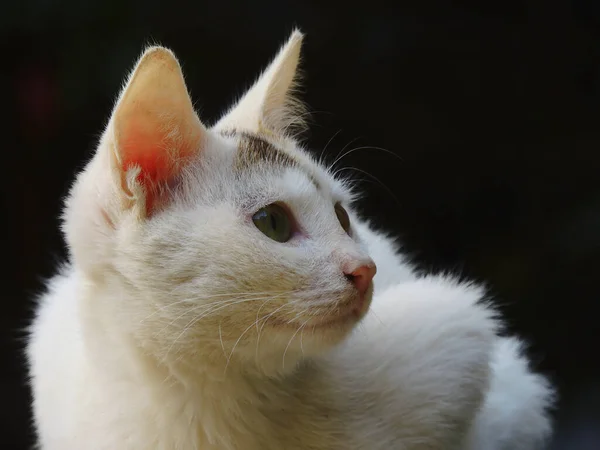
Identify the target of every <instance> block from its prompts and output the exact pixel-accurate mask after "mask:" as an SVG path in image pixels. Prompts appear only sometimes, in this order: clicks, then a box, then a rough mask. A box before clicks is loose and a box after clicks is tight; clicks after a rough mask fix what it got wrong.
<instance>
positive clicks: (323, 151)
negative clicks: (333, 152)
mask: <svg viewBox="0 0 600 450" xmlns="http://www.w3.org/2000/svg"><path fill="white" fill-rule="evenodd" d="M341 131H342V129H341V128H340V129H339V130H337V131H336V132H335V133H334V134H333V136H331V137H330V138H329V140H328V141H327V144H325V147H323V150H321V153H320V154H319V159H318V160H317V161H319V164H321V163H322V161H323V155H325V152H326V151H327V147H329V144H331V142H332V141H333V140H334V139H335V137H336V136H337V135H338V134H340V133H341Z"/></svg>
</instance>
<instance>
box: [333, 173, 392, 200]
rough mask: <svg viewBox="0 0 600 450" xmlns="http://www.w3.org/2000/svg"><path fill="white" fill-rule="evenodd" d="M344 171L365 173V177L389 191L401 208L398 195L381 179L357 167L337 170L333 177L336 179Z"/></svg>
mask: <svg viewBox="0 0 600 450" xmlns="http://www.w3.org/2000/svg"><path fill="white" fill-rule="evenodd" d="M344 170H355V171H356V172H360V173H364V174H365V175H367V176H369V177H371V178H373V179H374V180H375V181H376V182H377V183H379V185H380V186H381V187H382V188H384V189H385V190H386V191H387V193H388V194H390V196H391V197H392V198H393V199H394V200H395V201H396V204H397V205H398V206H401V203H400V200H398V197H396V194H394V193H393V192H392V190H391V189H390V188H388V187H387V186H386V185H385V184H383V183H382V182H381V180H380V179H379V178H377V177H376V176H375V175H372V174H370V173H369V172H367V171H366V170H362V169H358V168H357V167H342V168H341V169H338V170H336V171H335V173H334V175H333V176H334V177H335V175H337V174H338V173H339V172H342V171H344Z"/></svg>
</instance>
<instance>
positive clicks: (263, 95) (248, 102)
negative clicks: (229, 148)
mask: <svg viewBox="0 0 600 450" xmlns="http://www.w3.org/2000/svg"><path fill="white" fill-rule="evenodd" d="M303 37H304V36H303V34H302V33H301V32H300V31H298V30H294V31H293V32H292V34H291V36H290V37H289V39H288V41H287V42H286V43H285V44H284V45H283V47H282V48H281V49H280V51H279V53H278V54H277V56H276V57H275V59H274V60H273V61H272V62H271V64H270V65H269V67H268V68H267V69H266V70H265V71H264V72H263V73H262V75H261V76H260V77H259V78H258V80H257V81H256V82H255V83H254V85H253V86H252V87H251V88H250V89H249V90H248V91H247V92H246V94H245V95H244V96H243V97H242V98H241V99H240V100H239V101H238V102H237V103H236V104H235V105H234V106H233V108H231V109H230V110H229V112H228V113H227V114H225V116H224V117H223V118H222V119H221V120H219V122H217V124H216V125H215V126H214V129H215V130H217V131H227V130H243V131H250V132H255V133H256V132H271V133H283V134H287V133H288V132H289V131H290V130H292V129H297V128H302V126H303V125H304V121H303V119H302V118H303V108H302V105H301V103H300V102H299V101H298V100H297V99H296V98H295V97H294V95H293V94H294V89H295V87H296V85H297V81H298V76H299V74H298V64H299V61H300V49H301V47H302V40H303Z"/></svg>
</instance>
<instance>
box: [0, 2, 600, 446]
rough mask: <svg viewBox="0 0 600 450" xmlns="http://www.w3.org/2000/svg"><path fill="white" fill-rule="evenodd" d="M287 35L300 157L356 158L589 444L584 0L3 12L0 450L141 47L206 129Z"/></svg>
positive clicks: (39, 6)
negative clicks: (527, 359) (492, 314)
mask: <svg viewBox="0 0 600 450" xmlns="http://www.w3.org/2000/svg"><path fill="white" fill-rule="evenodd" d="M293 25H298V26H300V27H301V28H302V30H303V31H304V32H306V33H307V37H306V41H305V47H304V65H303V68H304V71H305V73H306V77H305V88H304V93H303V99H304V100H305V101H307V102H308V104H309V105H310V108H311V111H313V126H312V127H311V131H310V133H309V134H308V135H307V142H308V143H309V144H310V146H311V148H313V149H314V150H315V151H316V152H320V151H321V150H322V149H323V148H324V147H325V146H326V145H327V149H326V154H327V155H328V159H329V160H330V161H331V160H333V159H334V158H335V156H336V155H338V154H339V153H340V151H341V150H342V149H344V148H345V149H346V150H351V149H354V148H358V147H365V148H362V149H360V150H357V151H354V152H352V153H351V154H349V155H348V156H347V157H345V158H344V159H343V160H342V161H341V167H348V168H351V167H354V168H357V169H359V170H352V169H348V171H349V172H348V173H349V174H350V173H353V174H354V176H355V177H356V179H357V180H359V181H360V182H361V183H362V184H363V186H364V189H365V190H366V191H367V196H366V197H365V199H364V200H363V201H362V203H361V206H362V208H363V211H364V213H365V214H366V215H368V216H369V217H373V218H375V219H376V222H377V223H378V224H380V225H381V226H382V227H384V228H386V229H388V230H390V231H392V232H394V233H395V234H397V235H398V236H400V237H401V238H402V240H403V243H404V244H405V246H406V250H407V251H408V252H410V254H411V255H412V256H413V257H414V258H415V261H416V262H417V263H418V264H419V265H420V267H422V268H423V269H424V270H433V271H437V270H452V271H456V272H457V273H460V274H462V275H465V276H469V277H474V278H477V279H480V280H483V281H486V282H488V283H489V285H490V286H491V288H492V289H493V291H494V293H495V294H496V295H497V298H498V301H499V303H500V304H501V305H502V309H503V311H504V312H505V313H506V315H507V317H508V319H509V322H510V326H511V328H512V329H513V330H516V331H518V332H519V333H521V335H523V336H524V337H526V338H528V339H529V340H530V341H531V343H532V345H531V348H530V354H531V357H532V359H533V361H534V364H535V366H536V367H537V368H539V369H540V370H542V371H543V372H545V373H546V374H548V375H549V376H550V377H552V379H553V380H554V381H555V382H556V383H557V385H558V386H559V389H560V399H561V400H560V403H559V408H558V411H557V414H556V418H557V432H556V438H555V440H554V443H553V444H552V446H551V448H552V449H573V450H577V449H598V448H600V437H599V436H600V411H599V407H600V381H599V375H600V367H599V363H598V355H599V351H598V347H597V344H596V342H598V341H600V340H599V339H598V337H599V334H600V333H599V331H598V326H597V323H598V315H597V314H596V310H595V307H596V305H597V303H598V299H599V298H600V280H599V278H600V277H599V273H600V271H599V269H600V72H599V69H600V58H599V57H600V2H597V1H596V0H570V1H567V0H563V1H559V0H554V1H553V2H546V1H542V0H538V1H534V0H531V1H521V2H509V1H504V2H495V1H489V2H483V1H481V0H479V1H470V2H464V1H463V2H450V1H442V0H439V1H424V0H423V1H414V2H409V1H406V2H400V1H398V2H395V6H390V4H384V3H383V2H381V1H378V0H367V1H361V2H360V3H357V4H352V3H350V2H348V1H345V2H337V1H325V0H320V1H316V0H312V1H309V0H302V1H284V0H255V1H252V2H243V1H232V0H229V1H225V0H219V1H217V0H214V1H213V2H206V1H201V0H194V1H190V2H188V3H184V2H175V1H171V2H160V3H159V2H158V1H156V0H143V1H142V0H138V1H122V2H121V1H116V0H115V1H103V2H100V1H97V2H91V1H88V2H80V1H76V0H68V1H67V0H64V1H62V2H49V1H42V0H35V1H34V0H27V1H20V2H8V1H5V2H3V5H2V6H0V55H1V63H0V64H1V66H0V67H1V71H0V94H1V97H0V98H1V100H2V103H1V104H0V111H2V112H1V113H0V115H1V117H2V118H1V119H0V127H1V128H0V136H1V141H0V161H1V162H2V166H1V167H2V173H1V176H0V199H1V202H2V203H1V204H0V207H1V211H2V220H1V221H0V227H1V229H0V236H2V243H3V245H2V248H3V250H4V252H3V253H4V258H2V260H3V263H4V264H3V265H2V266H3V268H2V270H1V271H0V273H1V276H2V284H1V288H0V289H1V290H2V312H1V313H0V333H1V335H0V350H1V352H2V363H1V366H0V426H1V431H2V433H1V434H0V448H3V449H4V448H7V449H12V448H14V449H21V448H26V446H27V445H28V444H29V443H30V442H31V432H30V429H29V421H30V412H29V392H28V389H27V387H26V379H25V374H24V370H23V358H22V357H21V356H20V348H21V346H22V337H23V332H22V329H23V327H24V326H25V325H26V324H27V321H28V320H29V318H30V314H31V308H32V299H33V298H34V296H35V294H36V293H37V292H39V290H40V288H41V286H42V282H43V278H44V277H48V276H50V275H51V274H52V273H53V268H54V266H55V263H56V261H58V260H60V258H61V257H62V255H64V249H63V244H62V241H61V236H60V233H59V231H58V214H59V209H60V206H61V198H62V197H63V196H64V194H65V193H66V190H67V189H68V187H69V185H70V183H71V181H72V179H73V175H74V172H75V170H76V169H79V168H81V167H82V165H83V164H84V162H85V161H86V160H87V158H89V156H90V154H91V152H92V151H93V149H94V145H95V142H96V141H97V138H98V136H99V134H100V132H101V131H102V127H103V126H104V124H105V123H106V120H107V118H108V115H109V113H110V110H111V106H112V102H113V100H114V98H115V95H116V94H117V92H118V90H119V88H120V86H121V82H122V79H123V77H124V76H125V74H126V73H127V71H128V70H129V69H130V68H131V66H132V64H133V62H134V60H135V58H136V57H137V56H138V55H139V53H140V51H141V49H142V48H143V46H144V45H145V44H147V43H152V42H159V43H162V44H164V45H167V46H169V47H171V48H172V49H173V50H174V51H175V52H176V54H177V55H178V56H179V58H180V60H181V61H182V64H183V68H184V72H185V73H186V76H187V82H188V86H189V88H190V90H191V92H192V95H193V97H194V100H195V101H196V104H197V105H198V107H199V109H200V113H201V117H202V118H203V120H204V121H205V122H208V123H210V122H212V121H214V120H215V119H216V118H217V117H218V115H219V114H220V113H221V112H222V111H223V110H224V109H225V107H227V106H228V105H229V104H230V102H232V101H233V99H234V98H236V97H237V96H238V95H239V94H241V93H242V92H243V90H244V89H245V88H246V87H247V86H248V85H249V83H250V82H251V81H252V80H253V79H254V77H255V76H256V75H257V73H258V71H259V70H260V69H262V68H263V67H264V66H265V65H266V64H267V62H268V61H269V59H270V58H271V57H272V56H273V55H274V52H275V51H276V50H277V48H278V46H279V45H280V44H281V43H282V42H283V41H284V39H285V38H287V36H288V34H289V32H290V31H291V29H292V26H293ZM375 147H380V148H383V149H386V150H389V151H391V152H393V153H394V154H395V155H396V156H394V155H391V154H390V153H388V152H385V151H382V150H378V149H376V148H375ZM56 413H57V414H60V411H57V412H56Z"/></svg>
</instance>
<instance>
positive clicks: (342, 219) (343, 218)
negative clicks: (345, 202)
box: [335, 203, 350, 233]
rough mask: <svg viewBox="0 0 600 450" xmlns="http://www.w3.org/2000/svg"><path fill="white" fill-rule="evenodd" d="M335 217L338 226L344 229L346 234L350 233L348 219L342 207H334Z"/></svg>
mask: <svg viewBox="0 0 600 450" xmlns="http://www.w3.org/2000/svg"><path fill="white" fill-rule="evenodd" d="M335 215H336V216H337V218H338V220H339V221H340V225H341V226H342V228H343V229H344V231H345V232H346V233H350V217H348V213H347V212H346V210H345V209H344V207H343V206H342V205H340V204H339V203H336V205H335Z"/></svg>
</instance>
